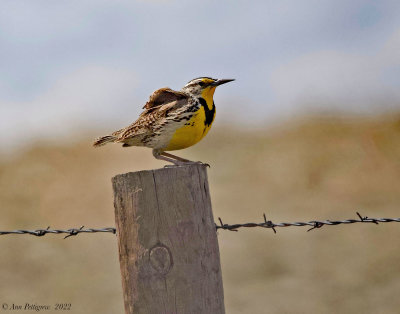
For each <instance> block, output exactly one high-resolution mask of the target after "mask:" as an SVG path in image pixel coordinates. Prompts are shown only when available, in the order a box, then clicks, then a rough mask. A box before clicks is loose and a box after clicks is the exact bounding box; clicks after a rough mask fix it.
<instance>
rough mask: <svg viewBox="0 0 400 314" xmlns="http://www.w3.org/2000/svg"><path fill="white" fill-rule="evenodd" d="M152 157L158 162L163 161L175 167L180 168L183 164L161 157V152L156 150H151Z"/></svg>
mask: <svg viewBox="0 0 400 314" xmlns="http://www.w3.org/2000/svg"><path fill="white" fill-rule="evenodd" d="M153 156H154V158H156V159H158V160H164V161H168V162H171V163H173V164H174V165H175V166H182V165H183V164H184V162H182V161H179V160H176V159H173V158H170V157H168V156H164V155H162V152H161V151H160V150H158V149H153Z"/></svg>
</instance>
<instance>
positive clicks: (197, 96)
mask: <svg viewBox="0 0 400 314" xmlns="http://www.w3.org/2000/svg"><path fill="white" fill-rule="evenodd" d="M231 81H233V79H222V80H217V79H213V78H210V77H200V78H195V79H193V80H191V81H190V82H189V83H187V84H186V85H185V86H184V87H183V88H182V89H181V90H180V91H174V90H172V89H170V88H167V87H165V88H160V89H158V90H156V91H155V92H154V93H153V94H152V95H151V96H150V99H149V101H148V102H147V103H146V104H145V105H144V107H143V109H144V111H143V112H142V113H141V114H140V116H139V118H138V119H137V120H136V121H135V122H133V123H132V124H131V125H129V126H127V127H126V128H123V129H120V130H118V131H115V132H114V133H112V134H111V135H106V136H103V137H100V138H98V139H96V140H95V142H94V143H93V146H95V147H97V146H102V145H104V144H106V143H110V142H114V143H122V144H123V145H122V146H123V147H128V146H144V147H150V148H152V149H153V156H154V157H155V158H157V159H161V160H165V161H168V162H171V163H173V164H175V165H182V164H184V163H188V162H191V161H190V160H187V159H183V158H181V157H178V156H175V155H172V154H169V153H166V151H172V150H178V149H183V148H187V147H189V146H192V145H194V144H196V143H197V142H199V141H200V140H201V139H202V138H203V137H204V136H206V134H207V133H208V131H209V130H210V128H211V125H212V123H213V121H214V117H215V104H214V100H213V96H214V92H215V89H216V87H217V86H219V85H222V84H225V83H228V82H231Z"/></svg>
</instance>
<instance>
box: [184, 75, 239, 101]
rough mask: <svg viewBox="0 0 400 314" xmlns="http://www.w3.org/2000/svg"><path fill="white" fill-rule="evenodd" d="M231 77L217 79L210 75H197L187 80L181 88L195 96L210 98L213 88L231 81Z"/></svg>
mask: <svg viewBox="0 0 400 314" xmlns="http://www.w3.org/2000/svg"><path fill="white" fill-rule="evenodd" d="M232 81H234V80H233V79H222V80H217V79H213V78H211V77H198V78H195V79H193V80H191V81H189V82H188V83H187V84H186V85H185V86H184V87H183V88H182V89H181V91H182V92H186V93H188V94H191V95H193V96H195V97H203V98H205V99H207V98H212V97H213V95H214V92H215V88H216V87H217V86H219V85H222V84H225V83H228V82H232Z"/></svg>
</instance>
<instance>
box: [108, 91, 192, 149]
mask: <svg viewBox="0 0 400 314" xmlns="http://www.w3.org/2000/svg"><path fill="white" fill-rule="evenodd" d="M188 101H189V95H187V94H185V93H182V92H177V91H174V90H172V89H169V88H161V89H158V90H156V91H155V92H154V93H153V94H152V95H151V96H150V99H149V101H148V102H147V103H146V105H144V107H143V109H145V110H144V111H143V112H142V113H141V114H140V116H139V118H138V119H137V120H136V121H135V122H133V123H132V124H131V125H129V126H128V127H126V128H124V129H121V130H118V131H116V132H114V133H113V135H114V136H117V137H118V139H117V140H116V142H124V141H125V140H126V139H129V138H131V137H133V136H137V135H140V134H144V133H147V132H149V131H150V132H151V131H152V129H153V128H154V126H155V125H158V124H159V123H160V122H161V121H162V120H163V119H164V118H165V117H166V116H167V114H168V113H169V112H170V111H174V110H176V109H178V108H181V107H182V106H184V105H186V104H187V103H188Z"/></svg>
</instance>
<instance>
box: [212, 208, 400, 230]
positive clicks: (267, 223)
mask: <svg viewBox="0 0 400 314" xmlns="http://www.w3.org/2000/svg"><path fill="white" fill-rule="evenodd" d="M356 213H357V216H358V218H359V219H346V220H322V221H321V220H311V221H308V222H281V223H273V222H272V221H271V220H267V217H266V216H265V214H263V218H264V221H263V222H261V223H255V222H249V223H243V224H233V225H229V224H224V223H223V222H222V219H221V218H218V220H219V222H220V224H219V225H217V224H216V225H215V227H216V228H217V230H219V229H223V230H229V231H238V230H237V229H239V228H254V227H261V228H270V229H272V230H273V231H274V233H276V229H275V228H279V227H304V226H309V227H311V228H310V229H308V230H307V231H311V230H314V229H318V228H321V227H323V226H337V225H341V224H354V223H374V224H376V225H377V224H379V223H380V222H400V218H369V217H367V216H365V217H363V216H361V214H360V213H358V212H356Z"/></svg>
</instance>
